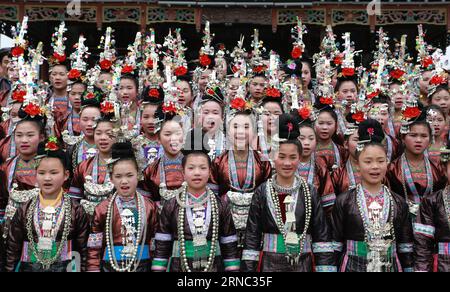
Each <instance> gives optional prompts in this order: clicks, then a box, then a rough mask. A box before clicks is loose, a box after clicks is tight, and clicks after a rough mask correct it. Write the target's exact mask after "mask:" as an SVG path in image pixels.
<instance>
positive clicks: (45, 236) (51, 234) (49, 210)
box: [38, 207, 56, 251]
mask: <svg viewBox="0 0 450 292" xmlns="http://www.w3.org/2000/svg"><path fill="white" fill-rule="evenodd" d="M42 214H43V221H42V236H40V237H39V242H38V249H39V250H41V251H51V250H52V249H53V241H54V240H53V239H54V238H55V237H56V234H55V233H56V231H55V225H56V222H55V221H56V209H55V208H54V207H46V208H45V209H44V210H43V211H42Z"/></svg>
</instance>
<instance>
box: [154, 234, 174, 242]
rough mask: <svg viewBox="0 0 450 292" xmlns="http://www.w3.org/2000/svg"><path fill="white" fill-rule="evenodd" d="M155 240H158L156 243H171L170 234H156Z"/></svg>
mask: <svg viewBox="0 0 450 292" xmlns="http://www.w3.org/2000/svg"><path fill="white" fill-rule="evenodd" d="M155 240H158V241H172V240H173V237H172V234H168V233H156V234H155Z"/></svg>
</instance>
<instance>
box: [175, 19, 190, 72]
mask: <svg viewBox="0 0 450 292" xmlns="http://www.w3.org/2000/svg"><path fill="white" fill-rule="evenodd" d="M180 31H181V30H180V29H179V28H177V29H176V30H175V33H176V40H177V42H176V46H175V50H174V51H173V53H174V67H175V68H174V70H173V73H174V74H175V76H177V77H179V76H185V75H186V74H187V73H188V65H187V61H186V57H185V53H184V52H185V51H186V50H187V48H185V47H184V44H185V41H184V40H183V39H182V38H181V33H180Z"/></svg>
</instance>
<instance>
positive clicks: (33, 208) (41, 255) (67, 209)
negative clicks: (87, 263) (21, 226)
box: [26, 194, 72, 270]
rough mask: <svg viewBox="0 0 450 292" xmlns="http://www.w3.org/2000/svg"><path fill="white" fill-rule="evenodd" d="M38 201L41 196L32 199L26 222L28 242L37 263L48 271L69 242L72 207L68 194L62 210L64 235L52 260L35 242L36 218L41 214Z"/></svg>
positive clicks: (65, 196)
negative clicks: (38, 213) (36, 215)
mask: <svg viewBox="0 0 450 292" xmlns="http://www.w3.org/2000/svg"><path fill="white" fill-rule="evenodd" d="M38 199H39V196H36V197H35V198H33V199H32V201H31V204H30V208H29V210H28V212H27V221H26V229H27V237H28V242H29V243H30V248H31V252H32V253H33V255H34V256H35V257H36V261H37V262H38V263H40V264H41V265H42V266H43V268H44V270H47V269H49V268H50V266H51V265H52V264H54V263H55V262H56V261H57V259H58V258H59V256H60V255H61V252H62V249H63V247H64V246H65V243H66V242H67V239H68V237H69V233H70V228H71V222H72V205H71V202H70V198H69V196H68V195H67V194H64V197H63V203H62V208H63V210H64V211H63V212H64V214H63V216H64V218H65V220H64V229H63V234H62V237H61V242H60V243H59V244H57V248H56V253H55V255H54V256H50V258H46V255H48V252H46V251H41V250H38V248H37V243H36V242H34V236H33V225H34V223H35V222H34V221H35V220H34V218H35V217H34V216H35V214H36V212H39V207H38ZM36 232H37V233H38V235H39V234H40V232H39V231H38V230H36ZM38 237H39V236H38Z"/></svg>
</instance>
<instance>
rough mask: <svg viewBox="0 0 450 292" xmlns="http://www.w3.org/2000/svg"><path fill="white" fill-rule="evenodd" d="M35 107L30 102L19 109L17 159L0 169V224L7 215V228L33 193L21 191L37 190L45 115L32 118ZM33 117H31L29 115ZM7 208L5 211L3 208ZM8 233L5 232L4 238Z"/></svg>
mask: <svg viewBox="0 0 450 292" xmlns="http://www.w3.org/2000/svg"><path fill="white" fill-rule="evenodd" d="M32 108H36V105H34V104H32V103H29V104H28V105H27V106H22V108H21V109H20V110H19V117H20V118H21V120H20V121H19V122H18V123H17V125H16V129H15V130H14V133H13V135H14V138H13V139H14V141H15V143H14V145H15V147H17V153H18V154H17V156H13V158H12V159H10V160H8V161H7V162H5V163H3V164H2V165H1V166H0V180H1V181H2V182H3V183H2V184H1V186H0V202H1V204H0V221H3V219H4V216H5V209H7V214H6V216H5V217H6V218H5V220H6V227H5V228H6V229H7V228H8V226H9V224H10V221H11V220H12V218H13V216H14V214H15V211H16V209H17V208H19V207H20V206H21V203H23V202H26V201H28V200H29V199H30V198H31V196H32V195H33V192H32V191H30V192H22V191H25V190H32V189H34V188H35V187H36V163H37V162H36V161H35V157H36V155H37V152H38V145H39V142H42V141H44V139H45V135H44V131H45V130H44V128H45V126H44V124H45V116H44V115H35V116H34V113H33V112H32V111H31V110H32ZM37 108H38V109H39V107H37ZM31 114H33V116H31ZM7 205H8V208H6V207H7ZM7 234H8V233H7V232H6V231H5V232H4V235H7Z"/></svg>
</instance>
